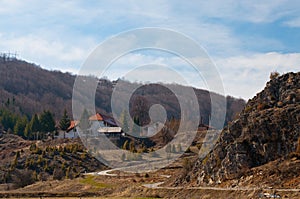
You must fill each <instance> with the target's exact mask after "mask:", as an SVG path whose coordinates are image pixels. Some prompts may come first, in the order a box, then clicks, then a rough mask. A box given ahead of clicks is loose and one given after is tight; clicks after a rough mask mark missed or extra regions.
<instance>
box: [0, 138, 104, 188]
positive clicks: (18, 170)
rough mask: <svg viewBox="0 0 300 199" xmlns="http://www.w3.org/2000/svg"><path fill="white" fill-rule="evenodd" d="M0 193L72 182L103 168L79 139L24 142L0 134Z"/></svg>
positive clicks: (20, 139)
mask: <svg viewBox="0 0 300 199" xmlns="http://www.w3.org/2000/svg"><path fill="white" fill-rule="evenodd" d="M0 163H1V164H0V191H3V190H10V189H16V188H20V187H24V186H26V185H30V184H33V183H35V182H37V181H47V180H62V179H73V178H77V177H80V176H82V175H83V174H84V173H85V172H92V171H99V170H102V169H104V168H106V167H105V166H104V165H103V164H101V163H100V162H99V161H98V160H96V159H95V158H94V157H92V156H91V155H90V154H89V153H88V152H87V150H86V149H85V148H84V146H83V144H82V143H81V142H80V140H79V139H74V140H67V139H60V140H46V141H28V140H24V139H22V138H21V137H19V136H16V135H11V134H2V133H1V134H0Z"/></svg>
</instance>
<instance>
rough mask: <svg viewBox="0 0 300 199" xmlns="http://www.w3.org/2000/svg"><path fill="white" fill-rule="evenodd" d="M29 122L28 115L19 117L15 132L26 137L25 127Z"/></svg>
mask: <svg viewBox="0 0 300 199" xmlns="http://www.w3.org/2000/svg"><path fill="white" fill-rule="evenodd" d="M27 124H28V119H27V117H26V116H23V117H19V118H18V119H17V122H16V124H15V126H14V133H15V134H16V135H19V136H22V137H25V134H24V132H25V128H26V125H27Z"/></svg>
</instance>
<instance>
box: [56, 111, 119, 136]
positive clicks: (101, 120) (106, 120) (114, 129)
mask: <svg viewBox="0 0 300 199" xmlns="http://www.w3.org/2000/svg"><path fill="white" fill-rule="evenodd" d="M89 122H90V126H91V129H95V128H98V127H99V126H100V127H99V128H98V130H97V132H93V133H94V134H93V136H98V135H101V134H105V135H106V136H107V137H109V138H113V139H119V138H120V137H121V135H122V128H121V127H119V126H118V124H117V123H116V122H115V120H114V118H112V117H110V116H107V115H104V114H100V113H96V114H95V115H92V116H90V117H89ZM79 123H80V122H79V121H71V124H70V126H69V128H68V129H67V131H66V136H65V137H66V138H76V137H79V134H78V132H77V129H76V127H77V126H78V125H79ZM98 133H99V134H98ZM60 137H61V136H60Z"/></svg>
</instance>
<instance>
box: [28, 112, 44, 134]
mask: <svg viewBox="0 0 300 199" xmlns="http://www.w3.org/2000/svg"><path fill="white" fill-rule="evenodd" d="M39 131H41V125H40V121H39V118H38V116H37V114H34V115H33V116H32V117H31V120H30V122H29V123H28V124H27V125H26V128H25V137H27V138H29V139H34V137H35V136H34V135H37V132H39Z"/></svg>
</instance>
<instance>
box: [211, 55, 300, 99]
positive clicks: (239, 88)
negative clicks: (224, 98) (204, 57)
mask: <svg viewBox="0 0 300 199" xmlns="http://www.w3.org/2000/svg"><path fill="white" fill-rule="evenodd" d="M216 63H217V66H218V68H219V71H220V73H221V75H222V78H223V82H224V85H225V90H226V93H227V94H230V95H234V96H236V97H244V98H252V97H253V96H254V95H255V94H256V93H257V92H259V91H260V90H262V89H263V88H264V86H265V84H266V82H267V81H268V79H269V75H270V73H271V72H273V71H278V72H279V73H286V72H291V71H293V72H297V69H298V70H299V68H300V53H289V54H281V53H277V52H270V53H260V54H254V55H250V56H236V57H229V58H223V59H218V60H216Z"/></svg>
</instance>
